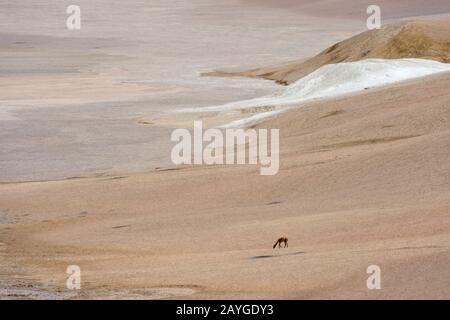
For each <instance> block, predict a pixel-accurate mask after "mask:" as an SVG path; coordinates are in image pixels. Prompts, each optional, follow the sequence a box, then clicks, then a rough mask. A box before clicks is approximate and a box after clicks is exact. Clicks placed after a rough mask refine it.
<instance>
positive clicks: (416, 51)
mask: <svg viewBox="0 0 450 320" xmlns="http://www.w3.org/2000/svg"><path fill="white" fill-rule="evenodd" d="M449 39H450V20H445V21H413V22H401V23H396V24H392V25H387V26H385V27H383V28H382V29H380V30H371V31H366V32H363V33H361V34H358V35H356V36H354V37H352V38H350V39H347V40H344V41H342V42H339V43H336V44H334V45H333V46H331V47H329V48H327V49H326V50H324V51H322V52H321V53H319V54H318V55H316V56H315V57H313V58H311V59H308V60H306V61H305V60H304V59H302V60H300V61H298V62H295V61H294V62H291V63H288V64H285V65H281V66H277V67H268V68H260V69H255V70H250V71H243V72H231V73H228V72H220V71H215V72H211V73H207V74H206V75H212V76H244V77H260V78H264V79H269V80H274V81H276V82H278V83H280V84H290V83H293V82H295V81H297V80H299V79H301V78H303V77H304V76H306V75H307V74H309V73H311V72H313V71H314V70H316V69H318V68H320V67H322V66H324V65H327V64H332V63H340V62H351V61H359V60H362V59H370V58H380V59H400V58H422V59H430V60H436V61H439V62H444V63H448V62H450V42H449V41H448V40H449Z"/></svg>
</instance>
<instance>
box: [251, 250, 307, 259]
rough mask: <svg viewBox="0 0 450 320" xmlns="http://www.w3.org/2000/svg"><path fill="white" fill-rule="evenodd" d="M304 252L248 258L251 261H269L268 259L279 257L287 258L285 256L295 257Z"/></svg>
mask: <svg viewBox="0 0 450 320" xmlns="http://www.w3.org/2000/svg"><path fill="white" fill-rule="evenodd" d="M303 253H305V252H303V251H297V252H289V253H282V254H271V255H266V256H253V257H250V259H252V260H258V259H270V258H279V257H287V256H296V255H299V254H303Z"/></svg>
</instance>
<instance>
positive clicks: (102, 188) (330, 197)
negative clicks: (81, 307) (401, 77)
mask: <svg viewBox="0 0 450 320" xmlns="http://www.w3.org/2000/svg"><path fill="white" fill-rule="evenodd" d="M449 85H450V74H448V73H446V74H441V75H435V76H431V77H429V78H426V79H420V80H416V81H412V82H408V83H401V84H396V85H394V86H393V87H391V88H384V89H377V90H369V91H366V92H364V93H362V94H359V95H356V96H353V97H345V98H340V99H336V100H334V101H328V102H321V103H316V104H311V105H309V106H306V107H304V108H300V109H298V110H295V111H291V112H289V113H286V114H282V115H280V116H279V117H278V118H276V119H273V120H271V121H269V122H267V123H264V124H261V125H259V126H260V127H272V128H281V170H280V172H279V174H278V175H276V176H260V175H259V168H258V167H255V166H228V167H202V166H197V167H194V168H182V169H180V170H173V171H162V172H153V173H147V174H137V175H131V176H126V177H115V178H114V177H112V178H96V179H94V178H92V179H78V180H66V181H53V182H51V181H50V182H36V183H15V184H2V185H0V208H1V209H2V210H3V212H4V213H7V214H6V215H2V216H4V217H9V218H8V219H5V221H3V222H2V223H4V224H3V225H1V229H0V242H2V243H3V245H2V246H0V249H1V252H2V255H3V257H2V259H1V260H0V261H1V263H0V265H1V266H2V269H1V272H0V274H1V275H2V280H4V282H3V283H7V285H9V286H24V285H28V284H30V283H31V284H33V286H34V287H32V288H41V287H44V288H46V287H49V288H53V289H51V291H52V293H54V291H55V290H61V292H60V293H59V294H60V295H61V297H66V296H65V295H67V294H68V293H67V290H66V289H65V279H66V274H65V271H66V268H67V266H68V265H69V264H77V265H79V266H80V267H81V270H82V288H83V290H82V291H81V293H80V296H81V297H88V298H102V297H107V298H120V297H133V298H136V297H145V298H171V297H172V298H173V297H181V296H182V295H186V294H190V293H192V294H190V295H188V296H183V297H188V298H238V299H239V298H254V299H256V298H295V299H297V298H402V299H403V298H447V299H448V298H450V287H449V286H448V279H450V269H449V268H448V266H449V263H450V244H449V243H450V162H449V161H448V159H449V157H450V130H449V128H450V110H449V101H450V91H449V90H448V88H449ZM281 235H287V236H288V237H289V239H290V242H289V248H288V249H282V250H273V249H272V244H273V242H274V241H275V240H276V239H277V238H278V237H279V236H281ZM372 264H376V265H378V266H380V267H381V270H382V290H379V291H369V290H367V289H366V279H367V276H368V275H367V274H366V268H367V267H368V266H369V265H372ZM6 280H7V281H6ZM5 281H6V282H5ZM145 288H147V289H149V291H143V289H145ZM192 290H193V291H192ZM69 294H72V293H69Z"/></svg>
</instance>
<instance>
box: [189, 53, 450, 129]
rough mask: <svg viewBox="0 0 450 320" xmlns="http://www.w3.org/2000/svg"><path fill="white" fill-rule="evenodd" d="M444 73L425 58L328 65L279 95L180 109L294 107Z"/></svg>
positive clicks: (256, 117) (255, 117) (262, 116)
mask: <svg viewBox="0 0 450 320" xmlns="http://www.w3.org/2000/svg"><path fill="white" fill-rule="evenodd" d="M445 71H450V64H445V63H440V62H437V61H432V60H425V59H367V60H362V61H357V62H346V63H338V64H329V65H326V66H323V67H321V68H319V69H317V70H316V71H314V72H312V73H310V74H309V75H307V76H306V77H304V78H302V79H300V80H298V81H296V82H295V83H293V84H291V85H289V86H288V87H287V88H286V89H285V90H283V91H282V92H279V93H277V94H274V95H271V96H266V97H262V98H256V99H250V100H243V101H237V102H233V103H228V104H225V105H221V106H213V107H207V108H201V109H200V108H195V109H184V111H187V112H198V111H202V112H204V111H222V112H230V111H232V110H236V109H246V108H254V107H266V106H274V107H289V106H293V105H297V106H298V105H299V104H302V103H305V102H309V101H312V100H316V99H326V98H332V97H338V96H343V95H346V94H350V93H357V92H360V91H363V90H365V89H369V88H376V87H381V86H385V85H388V84H393V83H397V82H400V81H405V80H410V79H415V78H420V77H424V76H428V75H431V74H435V73H439V72H445ZM284 110H286V109H284ZM284 110H283V109H281V110H275V111H271V112H263V113H259V114H257V115H253V116H251V117H249V118H244V119H240V120H237V121H233V122H232V123H228V124H226V125H224V126H225V127H230V126H243V125H249V124H255V123H256V122H259V121H261V120H263V119H265V118H267V117H271V116H273V115H275V114H278V113H280V112H282V111H284Z"/></svg>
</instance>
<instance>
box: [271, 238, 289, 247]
mask: <svg viewBox="0 0 450 320" xmlns="http://www.w3.org/2000/svg"><path fill="white" fill-rule="evenodd" d="M282 242H283V243H284V247H283V248H286V247H289V245H288V237H281V238H279V239H278V240H277V242H275V244H274V245H273V248H274V249H275V247H276V246H277V245H278V248H281V243H282Z"/></svg>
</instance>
